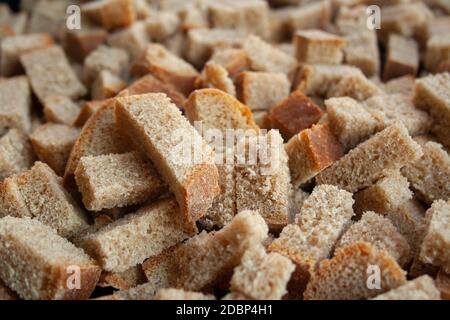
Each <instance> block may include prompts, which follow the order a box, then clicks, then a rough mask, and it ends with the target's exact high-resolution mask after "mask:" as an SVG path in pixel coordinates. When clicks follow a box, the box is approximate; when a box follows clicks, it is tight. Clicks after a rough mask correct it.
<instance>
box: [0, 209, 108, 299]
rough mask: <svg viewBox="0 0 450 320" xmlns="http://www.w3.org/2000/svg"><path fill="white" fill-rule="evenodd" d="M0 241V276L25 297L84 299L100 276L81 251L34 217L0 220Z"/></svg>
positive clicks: (98, 271) (91, 261) (93, 264)
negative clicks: (76, 273)
mask: <svg viewBox="0 0 450 320" xmlns="http://www.w3.org/2000/svg"><path fill="white" fill-rule="evenodd" d="M0 240H1V241H0V256H1V259H0V277H1V278H2V280H3V281H4V282H5V283H6V284H7V285H8V286H9V287H11V288H12V289H13V290H14V291H16V292H17V293H18V294H19V295H20V296H21V297H22V298H24V299H30V300H37V299H39V300H48V299H58V300H59V299H67V300H74V299H87V298H88V297H89V296H90V295H91V293H92V291H93V290H94V288H95V285H96V283H97V281H98V279H99V277H100V272H101V269H100V267H98V266H97V265H96V264H95V263H94V261H93V260H92V259H91V258H90V257H89V256H88V255H86V254H85V253H84V252H83V250H81V249H79V248H77V247H75V246H74V245H73V244H72V243H70V242H69V241H67V240H66V239H64V238H62V237H60V236H58V235H57V234H56V232H55V230H53V229H52V228H50V227H48V226H45V225H43V224H42V223H41V222H39V221H37V220H35V219H28V218H15V217H5V218H2V219H0ZM74 272H79V277H80V283H79V285H80V287H79V288H76V286H75V284H74V283H73V279H71V276H73V274H74Z"/></svg>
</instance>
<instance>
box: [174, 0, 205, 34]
mask: <svg viewBox="0 0 450 320" xmlns="http://www.w3.org/2000/svg"><path fill="white" fill-rule="evenodd" d="M205 4H212V3H211V2H201V1H200V2H190V3H187V4H186V3H183V5H182V6H181V8H179V10H178V16H179V17H180V20H181V21H180V26H179V29H180V30H181V31H183V32H185V31H189V30H191V29H201V28H205V29H208V28H209V26H210V23H209V17H208V6H207V5H205ZM165 9H167V10H169V11H170V10H173V9H172V8H165Z"/></svg>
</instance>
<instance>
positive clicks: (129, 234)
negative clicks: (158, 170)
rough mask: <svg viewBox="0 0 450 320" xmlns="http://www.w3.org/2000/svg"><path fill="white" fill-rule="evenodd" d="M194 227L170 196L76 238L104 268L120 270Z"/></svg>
mask: <svg viewBox="0 0 450 320" xmlns="http://www.w3.org/2000/svg"><path fill="white" fill-rule="evenodd" d="M195 233H196V227H195V225H193V224H192V223H189V222H187V221H185V219H183V217H182V215H181V212H180V209H179V207H178V205H177V202H176V201H175V199H174V198H169V199H164V200H160V201H158V202H156V203H154V204H151V205H149V206H146V207H143V208H141V209H139V210H138V211H137V212H136V213H134V214H129V215H127V216H125V217H124V218H122V219H119V220H117V221H115V222H113V223H110V224H108V225H106V226H105V227H103V228H102V229H100V230H99V231H98V232H96V233H92V234H88V235H86V236H85V237H83V238H82V239H81V240H80V242H79V243H80V245H81V246H82V247H83V248H84V249H85V250H86V252H88V253H89V254H90V255H91V256H92V257H94V258H95V259H96V260H97V261H98V262H99V263H100V264H101V266H102V268H103V269H104V270H106V271H112V272H123V271H125V270H127V269H128V268H130V267H133V266H135V265H137V264H139V263H142V262H144V260H145V259H146V258H148V257H151V256H154V255H158V254H160V253H161V252H162V251H164V250H165V249H167V248H169V247H171V246H173V245H175V244H177V243H179V242H181V241H183V240H185V239H187V238H189V237H190V236H192V235H193V234H195Z"/></svg>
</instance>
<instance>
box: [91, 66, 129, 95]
mask: <svg viewBox="0 0 450 320" xmlns="http://www.w3.org/2000/svg"><path fill="white" fill-rule="evenodd" d="M125 87H126V83H125V82H124V81H123V80H122V79H121V78H120V77H118V76H117V75H115V74H113V73H112V72H111V71H109V70H102V71H100V74H99V75H98V77H97V79H96V80H95V81H94V83H93V84H92V89H91V96H92V99H94V100H105V99H109V98H112V97H114V96H116V95H117V94H118V93H119V92H120V91H121V90H122V89H124V88H125Z"/></svg>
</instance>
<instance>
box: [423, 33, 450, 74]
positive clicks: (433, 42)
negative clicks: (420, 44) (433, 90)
mask: <svg viewBox="0 0 450 320" xmlns="http://www.w3.org/2000/svg"><path fill="white" fill-rule="evenodd" d="M448 59H450V36H449V35H448V34H439V35H435V36H432V37H431V38H430V39H429V40H428V42H427V51H426V55H425V65H426V67H427V70H428V71H431V72H435V71H438V69H439V68H440V64H441V63H442V62H444V61H447V60H448Z"/></svg>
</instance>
